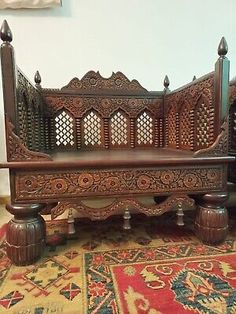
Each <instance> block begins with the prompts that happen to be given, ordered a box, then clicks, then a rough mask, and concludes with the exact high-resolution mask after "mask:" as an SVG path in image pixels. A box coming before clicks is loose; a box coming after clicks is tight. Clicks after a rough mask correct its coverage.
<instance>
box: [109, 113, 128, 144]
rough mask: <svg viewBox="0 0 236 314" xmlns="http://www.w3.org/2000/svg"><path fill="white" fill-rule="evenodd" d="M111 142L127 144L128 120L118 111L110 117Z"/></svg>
mask: <svg viewBox="0 0 236 314" xmlns="http://www.w3.org/2000/svg"><path fill="white" fill-rule="evenodd" d="M111 144H112V145H113V146H116V145H118V146H122V145H124V146H126V145H128V120H127V118H126V116H125V115H124V114H123V113H122V112H120V111H118V112H117V113H116V114H115V115H114V116H113V117H112V118H111Z"/></svg>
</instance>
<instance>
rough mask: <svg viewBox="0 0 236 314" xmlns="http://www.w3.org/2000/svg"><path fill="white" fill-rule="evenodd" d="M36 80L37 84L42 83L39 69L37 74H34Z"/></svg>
mask: <svg viewBox="0 0 236 314" xmlns="http://www.w3.org/2000/svg"><path fill="white" fill-rule="evenodd" d="M34 81H35V84H36V85H40V83H41V81H42V80H41V75H40V74H39V71H36V73H35V76H34Z"/></svg>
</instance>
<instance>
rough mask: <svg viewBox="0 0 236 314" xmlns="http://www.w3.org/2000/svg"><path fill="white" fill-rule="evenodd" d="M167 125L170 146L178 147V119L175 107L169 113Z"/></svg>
mask: <svg viewBox="0 0 236 314" xmlns="http://www.w3.org/2000/svg"><path fill="white" fill-rule="evenodd" d="M167 124H168V145H174V146H176V132H177V130H176V126H177V119H176V111H175V109H174V107H172V108H171V109H170V111H169V114H168V122H167Z"/></svg>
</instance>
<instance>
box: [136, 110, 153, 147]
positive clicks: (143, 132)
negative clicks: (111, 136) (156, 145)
mask: <svg viewBox="0 0 236 314" xmlns="http://www.w3.org/2000/svg"><path fill="white" fill-rule="evenodd" d="M136 132H137V133H136V136H137V139H136V140H137V144H138V145H152V143H153V118H152V117H150V116H149V114H148V113H147V112H145V111H144V112H143V113H142V114H141V115H140V116H139V117H138V118H137V128H136Z"/></svg>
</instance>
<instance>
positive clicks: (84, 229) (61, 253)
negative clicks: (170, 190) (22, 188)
mask: <svg viewBox="0 0 236 314" xmlns="http://www.w3.org/2000/svg"><path fill="white" fill-rule="evenodd" d="M174 220H175V218H174V216H172V214H168V215H163V216H161V217H155V218H148V217H143V216H138V215H137V216H135V217H134V218H133V220H132V229H131V230H130V231H124V230H123V229H122V223H123V221H122V219H121V218H119V217H113V218H112V219H108V220H106V221H104V222H89V221H87V220H83V221H82V220H81V221H79V223H78V224H77V225H76V230H77V234H78V238H77V239H74V240H68V241H67V243H65V244H64V245H60V246H57V247H55V246H54V245H53V244H50V245H48V246H47V248H46V250H45V253H44V256H43V257H42V258H41V259H40V260H39V261H38V262H36V263H35V264H34V265H30V266H24V267H16V266H14V265H11V263H10V261H9V260H8V258H7V257H6V254H5V245H4V238H3V239H2V241H1V246H0V313H13V314H26V313H27V314H46V313H47V314H52V313H54V314H56V313H59V314H60V313H61V314H62V313H65V314H75V313H77V314H80V313H86V314H100V313H101V314H118V313H119V314H128V313H129V314H172V313H176V314H181V313H183V314H184V313H202V314H208V313H209V314H221V313H222V314H223V313H228V314H233V313H234V314H235V313H236V241H235V234H236V232H235V231H236V229H235V227H234V224H232V225H231V230H230V234H229V237H228V238H227V240H226V242H225V243H223V244H221V245H218V246H214V247H213V246H207V245H203V244H202V243H200V242H199V241H198V240H197V238H196V237H195V236H194V233H193V229H192V225H191V217H190V218H189V220H188V219H187V224H186V226H185V227H182V228H180V227H177V226H176V225H175V221H174ZM66 230H67V225H66V221H62V220H60V221H53V222H48V223H47V234H48V237H49V238H50V237H51V236H52V235H55V234H56V235H60V234H64V233H66Z"/></svg>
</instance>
